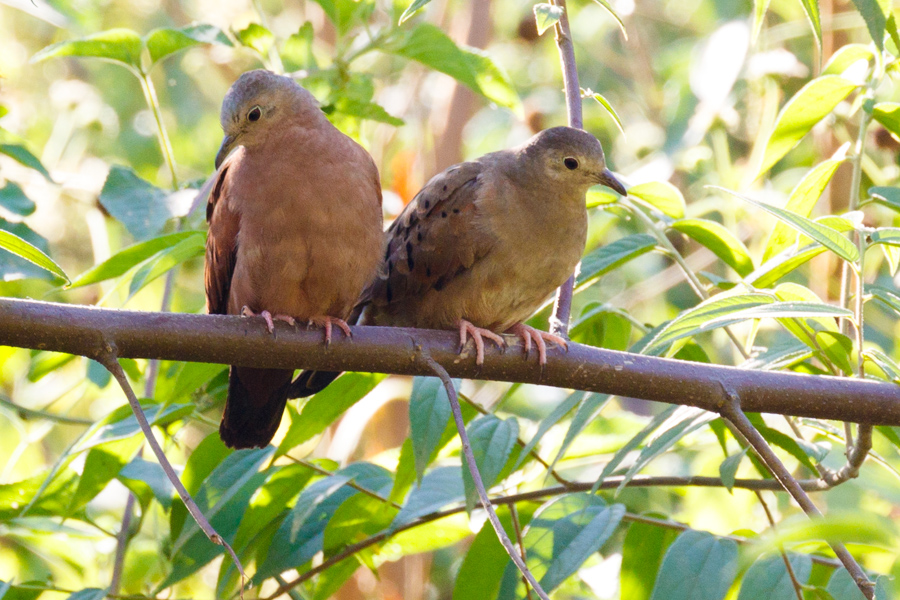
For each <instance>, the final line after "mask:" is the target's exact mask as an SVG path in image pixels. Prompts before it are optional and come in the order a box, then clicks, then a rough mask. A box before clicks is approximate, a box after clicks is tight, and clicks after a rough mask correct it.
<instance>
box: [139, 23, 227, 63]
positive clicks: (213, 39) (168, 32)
mask: <svg viewBox="0 0 900 600" xmlns="http://www.w3.org/2000/svg"><path fill="white" fill-rule="evenodd" d="M144 41H145V43H146V44H147V50H149V51H150V60H151V61H152V62H154V63H156V62H158V61H160V60H162V59H164V58H166V57H167V56H169V55H171V54H174V53H176V52H180V51H181V50H184V49H185V48H190V47H191V46H198V45H200V44H221V45H223V46H231V45H232V44H231V40H229V39H228V36H227V35H225V33H224V32H223V31H222V30H221V29H219V28H218V27H216V26H215V25H209V24H206V23H203V24H200V25H190V26H188V27H182V28H180V29H173V28H170V27H163V28H160V29H154V30H153V31H151V32H150V33H148V34H147V35H146V37H145V38H144Z"/></svg>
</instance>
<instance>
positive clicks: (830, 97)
mask: <svg viewBox="0 0 900 600" xmlns="http://www.w3.org/2000/svg"><path fill="white" fill-rule="evenodd" d="M857 87H859V86H858V85H857V84H856V83H854V82H852V81H849V80H847V79H844V78H843V77H839V76H837V75H823V76H821V77H817V78H816V79H813V80H812V81H810V82H809V83H807V84H806V85H805V86H803V87H802V88H801V89H800V91H798V92H797V93H796V94H794V96H793V97H792V98H791V99H790V100H788V102H787V104H785V105H784V108H782V109H781V112H780V113H779V114H778V118H777V120H776V121H775V128H774V130H773V131H772V134H771V135H770V136H769V141H768V143H767V144H766V150H765V154H764V155H763V160H762V165H761V166H760V168H759V173H758V174H757V177H759V176H761V175H763V174H764V173H766V171H768V170H769V169H771V168H772V167H773V166H774V165H775V163H777V162H778V161H779V160H781V159H782V158H783V157H784V155H785V154H787V153H788V152H789V151H790V150H791V149H792V148H793V147H794V146H796V145H797V144H798V143H799V142H800V140H801V139H802V138H803V136H805V135H806V134H807V133H808V132H809V130H810V129H812V127H813V125H815V124H816V123H818V122H819V121H821V120H822V119H823V118H825V116H826V115H828V114H829V113H830V112H831V111H832V110H834V107H835V106H837V105H838V103H839V102H841V101H842V100H843V99H844V98H846V97H847V96H849V95H850V93H851V92H853V90H855V89H856V88H857Z"/></svg>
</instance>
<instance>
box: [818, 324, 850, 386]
mask: <svg viewBox="0 0 900 600" xmlns="http://www.w3.org/2000/svg"><path fill="white" fill-rule="evenodd" d="M816 344H818V346H819V348H820V349H821V350H822V352H824V353H825V356H827V357H828V360H829V361H831V363H832V364H833V365H834V366H836V367H837V368H838V369H840V370H841V371H843V373H844V375H846V376H848V377H849V376H851V375H853V365H851V364H850V354H851V353H852V352H853V341H852V340H851V339H850V338H848V337H847V336H846V335H843V334H841V333H838V332H836V331H817V332H816Z"/></svg>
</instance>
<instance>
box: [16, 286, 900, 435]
mask: <svg viewBox="0 0 900 600" xmlns="http://www.w3.org/2000/svg"><path fill="white" fill-rule="evenodd" d="M510 341H511V342H512V343H513V344H516V343H518V342H517V340H514V339H513V338H510ZM0 344H3V345H6V346H17V347H20V348H33V349H39V350H49V351H55V352H66V353H69V354H78V355H82V356H88V357H90V358H94V359H97V358H102V357H103V356H105V355H106V354H107V353H108V352H109V350H110V348H111V347H112V345H115V348H116V352H117V355H118V356H120V357H122V358H161V359H166V360H179V361H194V362H212V363H221V364H226V365H228V364H232V365H240V366H246V367H265V368H281V369H291V368H304V369H307V368H309V369H318V370H325V371H364V372H375V373H394V374H399V375H432V371H431V370H430V369H429V368H428V366H427V365H424V364H422V363H421V361H417V360H416V347H417V346H418V347H421V349H422V350H423V351H427V352H428V353H429V355H430V356H431V357H432V358H434V360H435V361H436V362H437V363H438V364H440V365H442V366H443V367H444V368H445V369H447V372H448V373H449V374H450V375H451V376H452V377H462V378H468V379H481V380H494V381H509V382H521V383H536V384H541V385H551V386H556V387H560V388H568V389H578V390H584V391H589V392H600V393H607V394H617V395H619V396H624V397H631V398H642V399H644V400H654V401H657V402H667V403H670V404H682V405H688V406H697V407H700V408H704V409H706V410H711V411H715V412H719V411H720V405H721V398H722V386H723V385H724V384H727V388H728V389H730V390H732V391H734V392H735V393H737V394H738V395H739V397H740V398H741V405H742V407H743V408H744V410H747V411H752V412H765V413H772V414H781V415H794V416H802V417H809V418H814V419H835V420H839V421H852V422H856V423H867V424H871V425H895V426H896V425H900V387H898V386H896V385H893V384H889V383H879V382H875V381H869V380H860V379H851V378H848V377H843V378H838V377H828V376H811V375H800V374H795V373H782V372H771V371H752V370H747V369H739V368H735V367H726V366H719V365H709V364H702V363H693V362H686V361H678V360H671V359H665V358H657V357H652V356H642V355H637V354H629V353H626V352H616V351H612V350H604V349H601V348H593V347H591V346H583V345H580V344H575V343H570V344H569V351H568V352H567V353H563V352H561V351H560V350H558V349H554V350H551V352H550V353H549V354H550V355H549V356H548V357H547V364H546V365H545V366H544V368H543V369H540V368H538V365H537V362H536V360H534V359H532V360H528V361H526V360H524V359H523V353H522V351H521V349H520V348H519V347H517V346H514V347H512V348H510V349H508V350H506V351H505V352H502V353H501V352H500V351H497V350H489V351H488V353H487V355H486V356H485V360H484V364H483V365H482V366H481V367H478V366H477V365H475V360H474V357H473V356H472V354H473V353H472V352H468V353H466V354H464V355H462V356H460V355H459V354H458V348H457V344H458V338H457V336H456V335H455V333H454V332H450V331H432V330H424V329H418V330H417V329H404V328H390V327H354V328H353V339H352V340H347V339H344V338H338V339H337V340H335V341H334V342H333V343H332V344H331V346H330V347H329V348H328V349H326V348H325V346H324V345H323V344H322V334H321V332H320V331H317V330H304V329H302V328H300V329H297V330H292V329H291V328H290V327H289V326H287V325H286V324H283V323H280V322H279V323H277V324H276V331H275V335H274V336H273V335H270V334H269V333H268V332H267V331H266V328H265V325H264V322H263V320H262V319H261V318H242V317H234V316H223V315H191V314H179V313H152V312H132V311H121V310H110V309H98V308H93V307H86V306H76V305H71V304H56V303H49V302H37V301H33V300H19V299H11V298H2V299H0Z"/></svg>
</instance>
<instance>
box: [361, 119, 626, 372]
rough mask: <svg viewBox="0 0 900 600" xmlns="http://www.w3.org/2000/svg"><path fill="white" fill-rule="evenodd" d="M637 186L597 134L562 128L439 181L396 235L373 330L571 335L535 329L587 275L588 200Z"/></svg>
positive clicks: (371, 308)
mask: <svg viewBox="0 0 900 600" xmlns="http://www.w3.org/2000/svg"><path fill="white" fill-rule="evenodd" d="M596 184H604V185H606V186H609V187H610V188H612V189H614V190H615V191H617V192H618V193H620V194H622V195H624V194H625V193H626V192H625V188H624V187H623V186H622V184H621V183H619V181H617V180H616V178H615V177H614V176H613V174H612V173H611V172H610V171H609V169H607V168H606V161H605V159H604V156H603V149H602V148H601V147H600V142H598V141H597V139H596V138H595V137H594V136H593V135H591V134H589V133H587V132H585V131H582V130H580V129H573V128H570V127H554V128H552V129H547V130H545V131H542V132H540V133H538V134H537V135H535V136H534V137H532V138H531V139H530V140H528V141H527V142H525V143H524V144H522V145H521V146H518V147H516V148H511V149H509V150H502V151H500V152H493V153H491V154H487V155H485V156H482V157H481V158H479V159H477V160H475V161H472V162H465V163H461V164H458V165H454V166H452V167H450V168H448V169H447V170H446V171H444V172H443V173H440V174H438V175H437V176H435V177H434V178H433V179H431V181H429V182H428V183H427V184H426V185H425V187H424V188H423V189H422V190H421V191H420V192H419V193H418V194H417V195H416V197H415V198H413V200H412V201H411V202H410V203H409V205H408V206H407V207H406V208H405V209H404V211H403V212H402V213H401V214H400V216H399V217H397V219H396V220H395V221H394V223H393V224H392V225H391V227H390V229H388V232H387V249H386V254H385V263H386V264H385V265H384V267H383V269H382V274H381V275H379V277H378V279H376V280H375V282H374V283H373V285H372V287H371V288H370V290H369V291H368V292H367V298H366V299H367V300H368V302H369V305H368V306H367V307H366V308H365V311H364V313H363V318H362V323H363V324H374V325H393V326H409V327H424V328H429V329H453V330H458V331H459V338H460V345H461V347H462V346H464V345H465V343H466V340H467V338H468V337H469V336H471V337H472V338H473V341H474V342H475V347H476V351H477V354H476V362H477V363H478V364H481V362H482V361H483V360H484V342H483V339H482V338H483V337H486V338H489V339H491V340H493V341H495V342H496V343H497V344H498V345H501V346H502V345H503V339H502V338H501V337H500V336H499V335H497V334H498V333H503V332H508V333H513V334H516V335H518V336H519V337H521V338H522V340H523V343H524V346H525V353H526V356H527V354H528V352H529V350H530V349H531V343H532V340H533V341H534V343H535V344H536V345H537V348H538V353H539V362H540V364H542V365H543V364H544V363H545V362H546V344H545V340H549V341H553V342H555V343H557V344H559V345H561V346H563V347H565V346H566V342H565V340H563V339H562V338H560V337H558V336H555V335H551V334H549V333H547V332H544V331H538V330H536V329H534V328H532V327H529V326H527V325H525V324H524V323H523V321H524V320H525V319H527V318H528V317H530V316H531V315H532V314H533V313H534V312H535V311H536V310H537V309H538V308H539V307H540V306H541V305H542V304H543V303H544V302H545V301H546V300H547V299H548V298H549V297H550V296H551V295H552V294H553V292H554V290H556V288H557V287H559V286H560V285H561V284H562V283H563V282H564V281H566V279H568V278H569V276H570V275H571V274H572V273H573V271H574V270H575V266H576V265H577V264H578V261H579V260H580V259H581V255H582V253H583V252H584V245H585V241H586V236H587V210H586V208H585V193H586V192H587V190H588V188H590V187H591V186H593V185H596Z"/></svg>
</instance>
